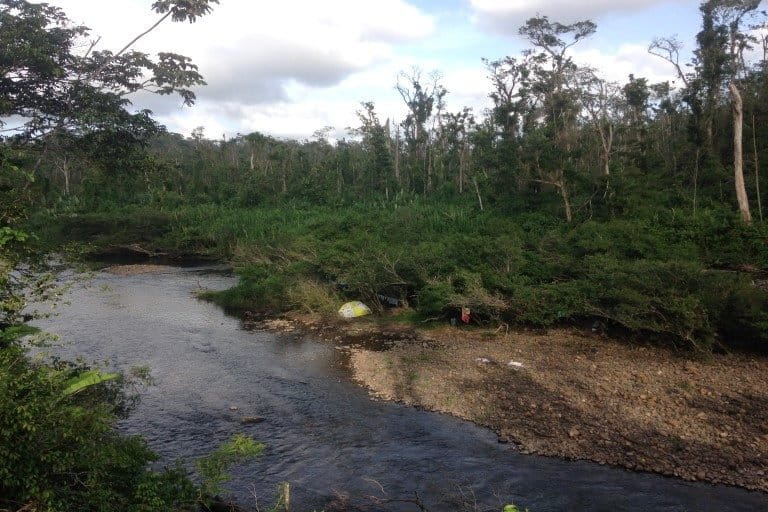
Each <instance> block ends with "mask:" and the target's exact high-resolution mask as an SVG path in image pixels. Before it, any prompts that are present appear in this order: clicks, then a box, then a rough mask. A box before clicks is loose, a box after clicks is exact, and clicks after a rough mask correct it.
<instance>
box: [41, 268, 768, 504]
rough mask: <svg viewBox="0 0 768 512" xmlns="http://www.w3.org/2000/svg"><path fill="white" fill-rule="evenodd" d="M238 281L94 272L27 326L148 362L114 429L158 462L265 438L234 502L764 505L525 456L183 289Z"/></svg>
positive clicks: (722, 491)
mask: <svg viewBox="0 0 768 512" xmlns="http://www.w3.org/2000/svg"><path fill="white" fill-rule="evenodd" d="M70 277H71V276H70ZM234 283H235V279H234V278H232V277H230V276H227V275H224V274H222V273H220V272H215V271H212V270H210V269H200V268H174V269H168V271H167V272H163V273H159V274H142V275H134V276H128V277H118V276H114V275H111V274H106V273H97V274H95V275H94V276H92V277H91V278H89V279H87V280H83V279H77V280H74V281H73V284H72V287H71V289H70V290H69V292H68V293H67V301H68V303H69V304H68V305H62V306H61V308H60V310H59V314H58V315H56V316H53V317H51V318H48V319H43V320H39V321H37V325H38V326H40V327H43V328H45V329H46V330H48V331H50V332H53V333H56V334H58V335H60V336H61V345H60V346H57V347H56V348H55V349H54V350H55V351H56V352H57V353H59V354H61V355H65V356H67V357H75V356H84V357H85V358H86V359H87V360H91V361H105V360H108V361H109V363H108V367H111V368H117V369H121V370H127V369H129V368H130V367H132V366H141V365H147V366H149V367H150V368H151V370H152V375H153V377H154V379H155V385H154V386H152V387H150V388H149V389H148V390H147V391H146V392H144V393H143V397H142V400H141V402H140V404H139V405H138V406H137V408H136V409H135V410H134V411H133V413H132V414H131V416H130V417H129V418H128V419H126V420H123V421H121V423H120V429H121V430H122V431H124V432H125V433H129V434H140V435H142V436H144V437H145V438H146V439H147V441H148V442H149V444H150V446H151V447H152V448H153V449H154V450H155V451H156V452H157V453H158V454H159V455H160V456H161V457H162V460H163V461H164V462H172V461H174V460H177V459H183V460H185V461H187V462H189V461H191V460H193V459H194V458H195V457H198V456H201V455H205V454H207V453H209V452H210V451H212V450H213V449H214V448H215V447H216V446H217V445H218V444H220V443H221V442H222V441H224V440H226V439H228V438H230V437H231V436H232V435H233V434H236V433H241V432H242V433H245V434H248V435H250V436H252V437H254V438H255V439H257V440H259V441H262V442H264V443H266V444H267V447H268V448H267V451H266V453H265V455H264V456H263V457H262V458H260V459H259V460H257V461H254V462H249V463H246V464H243V465H240V466H237V467H236V468H233V473H234V475H235V476H234V478H233V480H232V481H231V482H230V484H229V485H228V488H229V489H230V490H231V493H232V497H233V498H234V499H235V501H237V502H238V503H239V504H241V505H243V506H245V507H251V508H255V506H256V505H259V506H261V507H262V508H264V507H265V506H266V505H269V503H270V502H271V500H272V499H274V496H275V494H276V489H277V486H278V484H279V483H280V482H283V481H288V482H290V483H291V488H292V505H293V509H292V510H294V511H297V512H304V511H311V510H315V509H316V510H321V509H322V508H323V507H324V506H327V504H328V502H329V501H330V500H331V499H332V498H333V497H334V496H336V495H339V494H346V495H348V496H350V499H351V501H352V502H353V503H357V504H358V505H360V506H361V507H362V506H363V504H366V507H368V508H365V510H392V511H414V510H418V507H416V506H415V505H413V504H409V503H394V502H393V503H389V504H387V505H375V504H372V502H371V501H370V500H369V499H367V498H365V497H366V496H369V495H375V496H379V497H381V496H382V490H383V491H384V492H385V493H386V495H387V496H388V497H389V498H393V499H398V498H413V497H414V492H415V491H418V492H419V496H420V499H421V500H422V501H423V502H424V504H425V505H426V507H427V508H428V509H429V510H430V511H431V512H435V511H451V510H478V511H485V510H500V509H501V505H502V503H504V502H515V503H517V504H520V505H524V506H525V507H528V508H530V510H531V512H548V511H568V512H577V511H579V512H580V511H606V512H608V511H610V512H620V511H630V510H631V511H636V510H642V511H654V512H662V511H664V512H673V511H675V512H683V511H696V512H706V511H712V512H726V511H745V512H747V511H749V512H754V511H768V495H767V494H762V493H754V492H748V491H745V490H741V489H736V488H730V487H724V486H712V485H706V484H700V483H689V482H684V481H680V480H676V479H671V478H666V477H662V476H658V475H652V474H642V473H633V472H629V471H625V470H622V469H617V468H610V467H604V466H600V465H597V464H593V463H588V462H572V461H563V460H558V459H554V458H546V457H538V456H531V455H523V454H520V453H518V452H516V451H515V449H514V448H513V447H511V446H509V445H502V444H499V443H498V442H497V438H496V436H495V435H494V434H493V433H492V432H490V431H488V430H486V429H483V428H480V427H477V426H475V425H473V424H471V423H468V422H465V421H461V420H458V419H455V418H452V417H449V416H445V415H441V414H436V413H430V412H424V411H419V410H417V409H413V408H409V407H405V406H402V405H399V404H394V403H384V402H379V401H375V400H372V399H370V398H369V397H368V396H367V394H366V392H365V391H364V390H362V389H360V388H359V387H357V386H356V385H355V384H354V383H353V382H351V381H350V380H349V377H348V372H347V370H346V369H345V367H344V364H343V357H342V356H341V354H340V351H339V350H338V349H337V348H336V347H334V346H333V345H331V344H329V343H327V342H322V341H319V340H314V339H311V338H307V337H299V336H291V335H281V334H274V333H270V332H258V331H257V332H253V331H247V330H243V329H242V328H241V326H240V322H239V321H238V320H237V319H236V318H232V317H229V316H227V315H225V314H224V312H223V311H222V310H221V309H220V308H218V307H217V306H215V305H213V304H210V303H207V302H203V301H200V300H197V299H196V298H195V296H194V292H195V291H196V290H198V289H200V288H206V289H225V288H228V287H230V286H232V285H233V284H234ZM234 408H237V409H236V410H234ZM245 416H256V417H262V418H264V421H263V422H261V423H257V424H243V423H241V419H242V418H243V417H245ZM468 504H471V505H472V506H470V507H467V505H468ZM473 507H474V508H473Z"/></svg>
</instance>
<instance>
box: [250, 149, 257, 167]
mask: <svg viewBox="0 0 768 512" xmlns="http://www.w3.org/2000/svg"><path fill="white" fill-rule="evenodd" d="M254 156H255V155H254V154H253V149H251V170H254V169H255V168H256V166H255V165H254V164H253V158H254Z"/></svg>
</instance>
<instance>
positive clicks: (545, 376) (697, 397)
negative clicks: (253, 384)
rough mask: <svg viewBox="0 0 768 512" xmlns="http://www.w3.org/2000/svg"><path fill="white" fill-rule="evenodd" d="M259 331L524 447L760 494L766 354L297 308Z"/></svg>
mask: <svg viewBox="0 0 768 512" xmlns="http://www.w3.org/2000/svg"><path fill="white" fill-rule="evenodd" d="M259 327H262V328H264V327H266V328H271V329H274V330H283V331H285V330H296V329H300V330H308V331H314V332H315V333H317V334H320V335H321V336H322V337H324V338H326V339H329V340H333V341H335V342H337V343H340V344H342V345H343V346H344V347H345V348H344V350H346V351H348V353H349V365H350V370H351V372H352V375H353V377H354V379H355V380H356V381H358V382H359V383H360V384H361V385H363V386H365V387H366V388H368V389H369V390H370V392H371V394H372V395H374V396H375V397H378V398H380V399H385V400H395V401H399V402H403V403H406V404H410V405H414V406H418V407H423V408H425V409H429V410H433V411H440V412H444V413H448V414H452V415H455V416H458V417H461V418H464V419H467V420H470V421H473V422H475V423H478V424H481V425H485V426H488V427H490V428H492V429H493V430H494V431H496V432H497V433H498V434H499V440H500V442H510V443H514V444H515V445H517V447H518V448H519V449H520V450H521V451H523V452H527V453H537V454H542V455H549V456H556V457H563V458H569V459H586V460H591V461H595V462H598V463H601V464H610V465H616V466H622V467H626V468H629V469H634V470H642V471H651V472H656V473H661V474H665V475H670V476H676V477H679V478H684V479H686V480H692V481H694V480H700V481H706V482H712V483H723V484H730V485H736V486H740V487H745V488H748V489H754V490H760V491H764V492H768V359H766V358H760V357H752V356H748V355H741V354H739V355H736V354H734V355H714V356H711V357H709V358H707V359H700V360H699V359H690V358H686V357H682V356H680V355H676V354H673V353H672V352H670V351H669V350H666V349H664V348H660V347H653V346H638V345H631V344H627V343H623V342H620V341H616V340H612V339H608V338H606V337H603V336H601V335H599V334H594V333H589V332H580V331H576V330H551V331H549V332H547V333H543V334H542V333H529V332H509V333H507V332H503V331H493V330H487V331H483V330H474V329H473V330H469V329H456V328H451V327H444V328H439V329H435V330H414V329H412V328H407V327H403V326H401V325H387V324H386V323H383V324H382V323H380V322H379V323H377V322H371V321H368V322H366V321H363V322H352V323H345V322H338V321H331V322H327V321H323V320H321V319H319V318H317V317H307V316H292V317H290V318H289V319H283V320H277V321H274V320H273V321H266V322H259ZM366 347H368V348H366ZM510 363H511V364H510Z"/></svg>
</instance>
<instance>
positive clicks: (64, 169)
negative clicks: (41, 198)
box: [61, 159, 69, 197]
mask: <svg viewBox="0 0 768 512" xmlns="http://www.w3.org/2000/svg"><path fill="white" fill-rule="evenodd" d="M61 173H62V174H63V175H64V195H65V196H67V197H69V165H68V163H67V160H66V159H64V160H63V161H62V163H61Z"/></svg>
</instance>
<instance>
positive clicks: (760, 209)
mask: <svg viewBox="0 0 768 512" xmlns="http://www.w3.org/2000/svg"><path fill="white" fill-rule="evenodd" d="M752 150H753V151H754V154H755V194H757V213H758V215H759V216H760V222H763V202H762V199H761V198H760V162H759V160H758V157H757V134H756V133H755V114H752Z"/></svg>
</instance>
